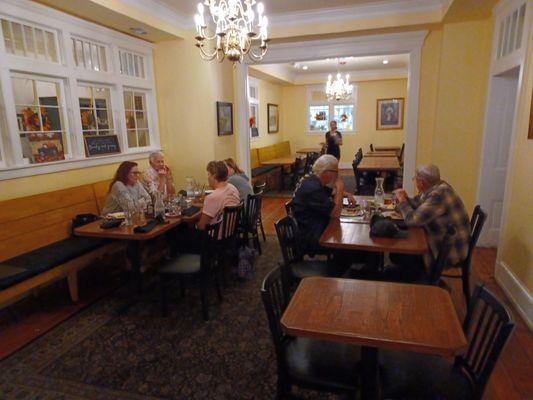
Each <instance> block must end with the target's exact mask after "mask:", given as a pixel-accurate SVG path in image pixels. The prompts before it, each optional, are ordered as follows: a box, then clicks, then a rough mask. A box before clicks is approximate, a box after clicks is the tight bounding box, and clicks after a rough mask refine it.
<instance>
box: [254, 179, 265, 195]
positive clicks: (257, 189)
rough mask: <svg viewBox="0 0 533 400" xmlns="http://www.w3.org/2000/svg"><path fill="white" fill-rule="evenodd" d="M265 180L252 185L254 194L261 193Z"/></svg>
mask: <svg viewBox="0 0 533 400" xmlns="http://www.w3.org/2000/svg"><path fill="white" fill-rule="evenodd" d="M266 185H267V183H266V181H263V182H262V183H258V184H256V185H255V186H254V194H259V195H261V194H263V193H264V191H265V189H266Z"/></svg>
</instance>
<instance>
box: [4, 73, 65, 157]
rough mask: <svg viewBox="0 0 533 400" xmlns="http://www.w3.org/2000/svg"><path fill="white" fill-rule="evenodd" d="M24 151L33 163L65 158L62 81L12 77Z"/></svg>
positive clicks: (24, 155)
mask: <svg viewBox="0 0 533 400" xmlns="http://www.w3.org/2000/svg"><path fill="white" fill-rule="evenodd" d="M11 83H12V87H13V97H14V100H15V109H16V113H17V122H18V130H19V136H20V143H21V147H22V155H23V157H24V159H26V160H28V162H29V163H31V164H39V163H46V162H53V161H59V160H64V159H65V156H66V155H68V135H67V131H66V122H65V118H64V112H65V110H64V108H63V107H64V103H63V99H62V95H61V94H62V92H63V89H62V86H61V82H60V81H47V80H41V79H32V78H29V77H19V76H13V77H12V78H11Z"/></svg>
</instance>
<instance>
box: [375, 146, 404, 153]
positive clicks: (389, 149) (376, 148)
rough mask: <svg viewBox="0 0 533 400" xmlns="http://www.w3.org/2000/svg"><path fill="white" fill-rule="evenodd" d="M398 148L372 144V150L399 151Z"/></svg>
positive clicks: (399, 148)
mask: <svg viewBox="0 0 533 400" xmlns="http://www.w3.org/2000/svg"><path fill="white" fill-rule="evenodd" d="M400 150H401V147H400V146H374V151H395V152H396V153H399V152H400Z"/></svg>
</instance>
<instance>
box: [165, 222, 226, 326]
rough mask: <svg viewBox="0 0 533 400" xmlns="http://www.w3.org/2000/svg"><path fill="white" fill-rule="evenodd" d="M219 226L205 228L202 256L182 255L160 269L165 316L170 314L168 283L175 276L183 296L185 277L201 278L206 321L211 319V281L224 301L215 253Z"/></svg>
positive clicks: (203, 311)
mask: <svg viewBox="0 0 533 400" xmlns="http://www.w3.org/2000/svg"><path fill="white" fill-rule="evenodd" d="M219 226H220V224H213V225H207V226H206V227H205V229H204V231H203V232H202V248H201V252H200V254H193V253H182V254H180V255H178V256H177V257H176V258H174V259H172V260H169V261H167V262H166V263H165V264H164V265H163V266H162V267H161V268H159V269H158V271H157V273H158V276H159V289H160V295H161V312H162V314H163V316H166V315H167V314H168V301H167V288H166V287H167V283H168V281H169V280H171V278H172V277H174V276H178V277H179V282H180V286H181V290H182V295H183V291H184V286H183V285H184V281H185V276H187V275H195V276H198V277H199V280H200V293H201V299H202V315H203V318H204V320H205V321H207V320H208V319H209V298H208V289H209V284H210V282H211V281H213V282H214V284H215V288H216V290H217V294H218V298H219V300H222V291H221V288H220V273H219V271H218V270H217V267H218V263H217V258H216V251H215V243H216V238H217V235H218V229H219Z"/></svg>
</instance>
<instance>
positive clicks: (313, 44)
mask: <svg viewBox="0 0 533 400" xmlns="http://www.w3.org/2000/svg"><path fill="white" fill-rule="evenodd" d="M427 34H428V31H427V30H422V31H415V32H402V33H394V34H383V35H369V36H357V37H350V38H340V39H324V40H312V41H303V42H291V43H280V44H272V45H270V46H269V49H268V53H267V54H266V55H265V57H264V58H263V60H262V62H261V64H276V63H289V62H295V61H309V60H318V59H324V58H336V57H348V56H353V57H363V56H378V55H388V54H408V55H409V70H408V75H407V102H406V110H405V113H406V114H405V115H406V117H405V153H404V167H403V168H404V173H403V177H404V178H403V187H404V188H405V189H406V190H407V191H409V192H412V191H413V182H412V180H411V177H412V176H413V175H414V171H415V164H416V146H417V137H418V101H419V88H420V54H421V50H422V44H423V43H424V39H425V37H426V36H427ZM254 64H258V63H255V62H253V61H250V60H247V61H246V64H245V65H243V64H239V65H238V66H237V68H236V76H235V81H236V87H235V89H236V90H235V91H236V93H235V94H236V98H235V100H236V104H237V130H238V132H239V137H238V148H237V150H238V151H237V154H238V158H239V163H240V165H241V166H242V168H243V169H244V170H245V171H247V172H248V173H250V151H249V149H250V137H249V134H248V90H247V87H248V84H247V82H248V65H254Z"/></svg>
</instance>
